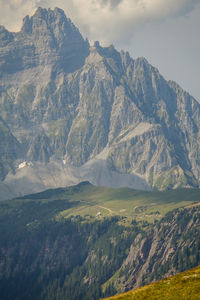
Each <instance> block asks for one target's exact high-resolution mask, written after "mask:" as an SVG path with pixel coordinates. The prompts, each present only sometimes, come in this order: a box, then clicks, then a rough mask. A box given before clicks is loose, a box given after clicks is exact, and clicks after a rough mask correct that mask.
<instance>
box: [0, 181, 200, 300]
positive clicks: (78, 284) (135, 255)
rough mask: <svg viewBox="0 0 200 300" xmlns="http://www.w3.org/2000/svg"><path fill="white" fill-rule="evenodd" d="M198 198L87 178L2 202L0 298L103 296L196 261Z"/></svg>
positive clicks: (51, 299) (183, 192)
mask: <svg viewBox="0 0 200 300" xmlns="http://www.w3.org/2000/svg"><path fill="white" fill-rule="evenodd" d="M199 199H200V191H198V190H177V191H168V192H141V191H134V190H131V189H126V188H124V189H111V188H102V187H101V188H100V187H95V186H92V185H91V184H89V183H87V182H86V183H81V184H79V185H77V186H73V187H69V188H60V189H56V190H48V191H45V192H42V193H38V194H33V195H28V196H25V197H21V198H18V199H13V200H10V201H2V202H0V257H1V263H0V299H2V300H10V299H15V300H26V299H29V300H35V299H38V300H54V299H57V300H63V299H70V300H77V299H81V300H88V299H94V300H98V299H100V298H103V297H108V296H111V295H115V294H117V293H120V292H123V291H127V290H131V289H133V288H134V287H136V286H137V287H139V286H141V285H144V284H147V283H150V282H153V281H155V280H160V279H162V278H164V277H166V276H168V275H169V274H171V275H173V274H174V273H177V272H182V271H184V270H187V269H190V268H192V267H195V266H198V265H199V264H200V256H199V249H200V234H199V228H200V206H199V205H198V200H199ZM183 206H184V207H185V208H181V207H183ZM176 207H178V209H175V210H173V208H176ZM172 210H173V211H172ZM99 212H101V214H98V213H99ZM164 215H165V216H164ZM155 219H158V220H157V221H156V222H153V221H155ZM159 219H160V220H159ZM147 221H148V222H147ZM151 221H152V222H151ZM136 279H137V281H136Z"/></svg>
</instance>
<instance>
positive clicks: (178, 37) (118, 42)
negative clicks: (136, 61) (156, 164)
mask: <svg viewBox="0 0 200 300" xmlns="http://www.w3.org/2000/svg"><path fill="white" fill-rule="evenodd" d="M38 6H41V7H50V8H54V7H55V6H58V7H60V8H62V9H64V11H65V13H66V14H67V16H68V17H70V18H71V19H72V21H73V22H74V23H75V24H76V25H77V26H78V27H79V29H80V31H81V33H82V34H83V35H84V37H88V38H89V40H90V41H91V42H93V41H94V40H99V41H100V42H101V44H102V45H109V44H111V43H112V44H114V45H115V46H116V48H117V49H118V50H121V49H124V50H128V51H129V52H130V53H131V55H132V56H133V58H136V57H138V56H144V57H146V58H147V60H149V62H150V63H151V64H153V65H154V66H156V67H157V68H158V69H159V70H160V72H161V74H163V75H164V77H165V78H166V79H171V80H175V81H176V82H177V83H179V84H180V85H181V86H182V87H183V88H184V89H185V90H187V91H189V92H190V93H191V94H192V95H193V96H194V97H195V98H196V99H197V100H199V101H200V82H199V81H200V38H199V31H200V0H167V1H166V0H50V1H46V0H0V23H1V24H2V25H4V26H5V27H6V28H7V29H9V30H12V31H17V30H19V29H20V27H21V24H22V18H23V17H24V16H25V15H27V14H30V15H31V14H33V12H34V10H35V9H36V8H37V7H38ZM197 35H198V36H197Z"/></svg>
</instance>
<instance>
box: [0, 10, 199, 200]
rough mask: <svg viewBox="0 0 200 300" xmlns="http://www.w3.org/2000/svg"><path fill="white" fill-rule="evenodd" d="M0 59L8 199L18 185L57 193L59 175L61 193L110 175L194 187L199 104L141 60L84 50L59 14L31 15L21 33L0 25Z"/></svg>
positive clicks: (148, 184) (145, 185)
mask: <svg viewBox="0 0 200 300" xmlns="http://www.w3.org/2000/svg"><path fill="white" fill-rule="evenodd" d="M0 61H1V64H0V71H1V72H0V74H1V76H0V108H1V113H0V117H1V118H2V119H3V120H4V122H5V123H6V125H7V126H8V127H9V129H10V131H11V133H12V134H13V136H14V137H15V138H16V139H17V141H18V143H19V144H20V147H21V148H20V149H23V151H21V153H20V155H18V156H15V157H14V158H13V160H12V164H13V166H14V172H13V170H12V169H11V168H10V169H9V168H8V170H7V171H1V178H2V179H3V182H2V183H1V184H3V185H8V186H11V187H12V189H13V192H14V190H15V186H14V185H15V184H16V183H17V182H19V184H20V186H21V185H22V186H26V184H23V180H24V182H25V181H26V180H25V177H28V178H29V185H31V184H32V185H33V186H35V188H34V189H33V190H32V191H31V188H30V189H29V190H28V191H27V193H31V192H37V191H40V190H41V189H46V188H50V187H59V185H58V184H57V183H55V182H56V180H55V179H53V180H52V178H56V177H57V176H58V174H60V175H59V176H58V177H59V178H63V183H62V186H64V185H63V184H64V182H65V185H70V184H72V183H74V184H76V183H78V182H80V181H82V180H90V181H91V182H92V183H94V184H96V185H102V184H105V182H106V181H107V182H108V183H109V185H111V186H115V185H116V184H115V180H113V178H112V176H114V175H113V174H116V176H118V175H117V174H119V176H121V178H124V179H123V180H122V181H123V182H126V181H127V182H128V183H127V186H129V187H133V188H137V187H138V188H140V189H151V188H156V189H160V190H162V189H171V188H177V187H199V183H200V157H199V154H198V153H200V142H199V137H200V105H199V103H198V102H197V101H196V100H195V99H194V98H193V97H192V96H190V95H189V94H188V93H186V92H184V91H183V90H182V89H181V88H180V87H179V86H178V85H177V84H176V83H174V82H172V81H166V80H165V79H164V78H163V77H162V75H160V73H159V71H158V69H156V68H154V67H153V66H151V65H150V64H149V63H148V62H147V60H146V59H145V58H137V59H132V58H131V57H130V55H129V54H128V53H127V52H124V51H121V52H118V51H117V50H116V49H115V48H114V46H113V45H111V46H109V47H102V46H101V45H100V43H99V42H95V43H94V45H93V46H90V45H89V42H88V41H87V40H84V38H83V37H82V36H81V34H80V32H79V30H78V29H77V28H76V27H75V25H73V23H72V22H71V20H69V19H68V18H67V17H66V16H65V14H64V12H63V11H62V10H60V9H58V8H56V9H55V10H50V9H48V10H47V9H42V8H39V9H38V10H37V11H36V13H35V14H34V15H33V16H32V17H29V16H27V17H25V19H24V23H23V26H22V29H21V31H20V32H18V33H9V32H8V31H6V29H5V28H3V27H1V29H0ZM19 62H20V64H19ZM99 158H100V160H99ZM23 162H24V168H23V170H22V168H19V166H20V164H21V163H23ZM29 162H31V163H30V164H31V166H32V167H33V166H34V167H35V169H37V168H38V170H40V171H41V172H42V174H44V176H47V178H49V179H47V181H48V183H47V182H45V180H42V181H41V180H40V178H39V176H38V175H34V174H32V173H31V167H30V164H29ZM28 164H29V165H28ZM53 168H55V172H53V173H52V175H50V176H52V178H51V179H50V177H49V174H48V173H49V169H51V170H53ZM4 169H5V168H4ZM75 169H76V171H75ZM82 169H84V170H83V171H81V170H82ZM79 172H80V173H82V174H83V176H82V175H81V176H80V177H79V176H78V175H77V174H78V173H79ZM113 172H114V173H113ZM12 173H13V174H12ZM36 173H38V172H37V171H36ZM72 174H73V175H72ZM84 174H85V175H84ZM103 174H107V175H106V179H105V180H104V181H103V182H102V181H101V179H100V178H102V177H103ZM19 178H20V179H19ZM70 178H71V179H70ZM61 181H62V180H61ZM119 181H120V180H119ZM52 182H54V183H52ZM116 182H118V180H116ZM124 184H125V183H124ZM25 193H26V192H25ZM15 195H16V196H17V195H18V192H16V193H15Z"/></svg>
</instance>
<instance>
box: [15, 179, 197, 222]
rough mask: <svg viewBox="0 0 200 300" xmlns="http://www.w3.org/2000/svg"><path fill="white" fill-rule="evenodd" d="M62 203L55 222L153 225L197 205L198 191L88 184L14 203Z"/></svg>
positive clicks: (54, 190) (56, 190)
mask: <svg viewBox="0 0 200 300" xmlns="http://www.w3.org/2000/svg"><path fill="white" fill-rule="evenodd" d="M33 199H35V200H36V199H37V200H40V201H53V200H65V201H68V203H70V207H67V209H63V210H61V211H60V212H59V213H58V214H57V218H58V219H59V218H62V217H64V218H68V217H71V216H77V215H80V216H81V217H86V218H87V217H88V218H89V217H90V219H91V218H93V217H95V218H96V217H97V214H98V217H99V218H103V217H108V216H110V217H111V216H121V217H124V218H126V221H127V222H130V221H132V220H133V219H135V220H136V221H148V222H153V221H154V220H156V219H157V220H159V219H161V218H162V217H163V216H165V214H166V213H167V212H168V211H171V210H173V209H176V208H180V207H185V206H188V205H191V204H193V203H197V202H199V201H200V190H199V189H177V190H170V191H163V192H161V191H152V192H150V191H138V190H133V189H130V188H117V189H114V188H109V187H96V186H93V185H91V184H90V183H89V182H83V183H80V184H78V185H77V186H72V187H68V188H59V189H53V190H47V191H45V192H42V193H38V194H33V195H28V196H24V197H22V198H18V200H17V201H21V200H22V201H29V200H33Z"/></svg>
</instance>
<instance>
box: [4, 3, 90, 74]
mask: <svg viewBox="0 0 200 300" xmlns="http://www.w3.org/2000/svg"><path fill="white" fill-rule="evenodd" d="M5 46H7V47H6V48H4V50H3V51H1V63H0V64H2V68H1V70H2V71H3V72H5V73H15V72H18V71H19V70H24V69H27V68H28V69H29V68H34V67H37V66H41V65H53V66H54V70H55V69H56V70H57V69H58V68H59V69H62V70H63V71H65V72H73V71H74V70H76V69H78V68H80V67H81V66H82V65H83V64H84V61H85V58H86V56H87V55H88V53H89V44H88V41H87V40H84V38H83V37H82V35H81V34H80V32H79V30H78V29H77V27H76V26H75V25H74V24H73V23H72V22H71V20H70V19H68V18H67V17H66V15H65V13H64V11H63V10H61V9H59V8H55V9H54V10H51V9H45V8H41V7H39V8H38V9H37V10H36V12H35V14H34V15H33V16H32V17H29V16H26V17H25V18H24V20H23V25H22V28H21V31H20V32H18V33H10V32H8V31H7V30H6V29H5V28H3V27H1V29H0V47H5ZM55 66H56V67H55Z"/></svg>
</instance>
